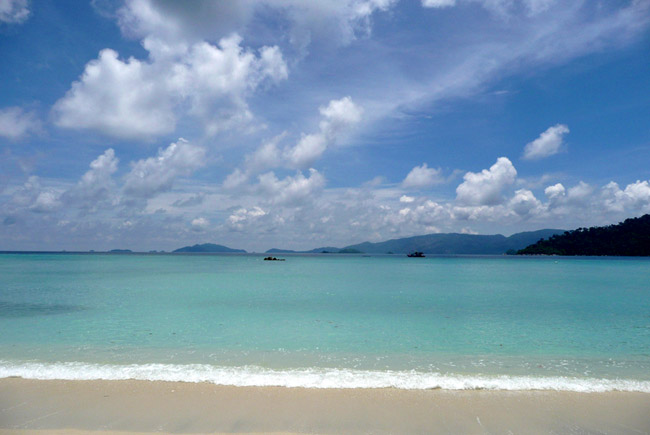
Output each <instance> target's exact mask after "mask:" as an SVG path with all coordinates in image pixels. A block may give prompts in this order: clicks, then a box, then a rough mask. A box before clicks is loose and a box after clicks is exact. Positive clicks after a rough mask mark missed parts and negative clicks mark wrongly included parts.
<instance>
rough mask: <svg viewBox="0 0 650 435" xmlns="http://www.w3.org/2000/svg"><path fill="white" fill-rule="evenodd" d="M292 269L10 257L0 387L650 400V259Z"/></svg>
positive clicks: (215, 261) (296, 263)
mask: <svg viewBox="0 0 650 435" xmlns="http://www.w3.org/2000/svg"><path fill="white" fill-rule="evenodd" d="M286 258H287V261H285V262H265V261H263V260H262V256H256V255H102V254H88V255H72V254H68V255H65V254H1V255H0V331H2V334H0V376H12V375H18V376H24V377H35V378H38V377H49V378H57V377H58V378H80V379H86V378H93V379H94V378H115V377H118V378H119V377H120V376H121V377H132V378H138V379H147V378H151V379H159V378H169V379H174V380H183V379H186V380H209V381H212V382H217V383H226V384H228V383H229V384H234V385H244V384H245V385H248V384H253V385H257V384H260V385H294V386H297V385H303V386H319V385H320V386H390V385H393V386H401V387H404V388H416V387H418V386H420V387H422V388H434V387H441V388H505V389H520V387H521V388H541V389H568V390H579V391H581V390H589V388H592V387H593V388H592V389H599V390H612V389H622V390H637V391H639V390H641V391H646V390H647V391H650V260H648V259H632V258H557V257H550V258H525V257H427V258H424V259H409V258H406V257H405V256H374V257H364V256H347V255H346V256H343V255H314V256H299V255H296V256H286ZM517 386H519V387H517Z"/></svg>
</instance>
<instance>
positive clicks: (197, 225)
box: [191, 217, 210, 232]
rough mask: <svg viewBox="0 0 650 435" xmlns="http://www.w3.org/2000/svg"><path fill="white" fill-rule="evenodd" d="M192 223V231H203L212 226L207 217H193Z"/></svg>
mask: <svg viewBox="0 0 650 435" xmlns="http://www.w3.org/2000/svg"><path fill="white" fill-rule="evenodd" d="M191 225H192V231H196V232H202V231H205V230H206V229H208V227H209V226H210V221H208V220H207V219H206V218H203V217H198V218H196V219H192V223H191Z"/></svg>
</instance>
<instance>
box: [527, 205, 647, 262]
mask: <svg viewBox="0 0 650 435" xmlns="http://www.w3.org/2000/svg"><path fill="white" fill-rule="evenodd" d="M517 254H519V255H612V256H650V214H646V215H643V216H641V217H638V218H631V219H626V220H625V221H623V222H621V223H619V224H617V225H609V226H605V227H591V228H578V229H577V230H573V231H566V232H564V233H563V234H556V235H554V236H551V237H550V238H549V239H548V240H540V241H538V242H537V243H534V244H532V245H530V246H528V247H526V248H524V249H521V250H519V251H517Z"/></svg>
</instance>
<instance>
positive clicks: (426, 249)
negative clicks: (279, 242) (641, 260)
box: [266, 229, 564, 255]
mask: <svg viewBox="0 0 650 435" xmlns="http://www.w3.org/2000/svg"><path fill="white" fill-rule="evenodd" d="M562 233H564V230H558V229H544V230H538V231H527V232H523V233H517V234H513V235H511V236H510V237H506V236H503V235H501V234H495V235H477V234H458V233H447V234H444V233H441V234H427V235H423V236H414V237H406V238H401V239H392V240H387V241H385V242H378V243H371V242H364V243H359V244H357V245H350V246H346V247H344V248H335V247H331V246H330V247H323V248H316V249H312V250H309V251H291V250H288V249H277V248H274V249H269V250H268V251H266V253H267V254H404V255H405V254H410V253H412V252H416V251H418V252H423V253H425V254H433V255H500V254H505V253H511V254H514V253H516V252H517V250H519V249H522V248H524V247H526V246H528V245H530V244H531V243H535V242H536V241H538V240H540V239H543V238H547V237H550V236H552V235H555V234H562Z"/></svg>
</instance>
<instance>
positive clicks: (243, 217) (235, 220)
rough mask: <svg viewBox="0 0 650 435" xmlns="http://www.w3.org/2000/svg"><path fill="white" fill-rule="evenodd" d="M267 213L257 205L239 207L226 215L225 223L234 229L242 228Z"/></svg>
mask: <svg viewBox="0 0 650 435" xmlns="http://www.w3.org/2000/svg"><path fill="white" fill-rule="evenodd" d="M266 214H267V213H266V212H265V211H264V210H262V209H261V208H260V207H258V206H254V207H251V208H249V209H246V208H243V207H242V208H239V209H237V210H235V211H234V212H233V213H232V214H231V215H230V216H228V219H227V224H228V225H229V226H230V228H232V229H235V230H239V231H241V230H243V229H244V227H245V226H246V225H248V224H249V223H251V222H254V221H256V220H257V219H258V218H260V217H262V216H265V215H266Z"/></svg>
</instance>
